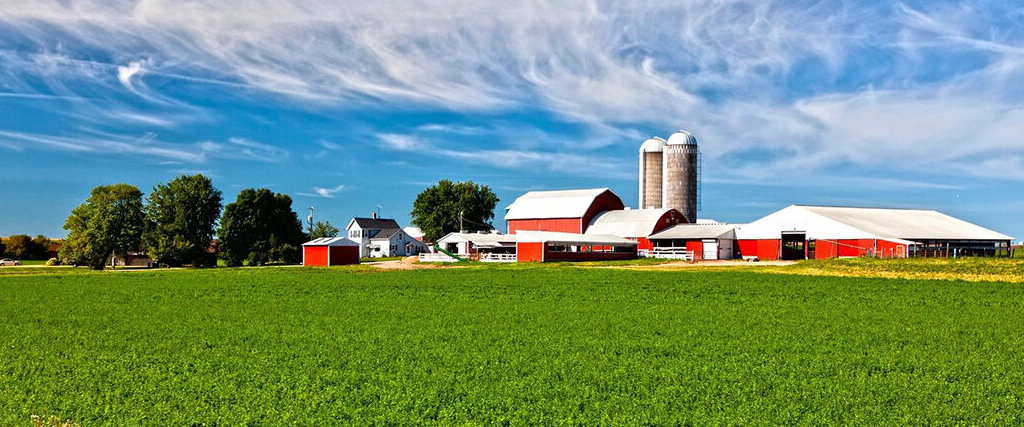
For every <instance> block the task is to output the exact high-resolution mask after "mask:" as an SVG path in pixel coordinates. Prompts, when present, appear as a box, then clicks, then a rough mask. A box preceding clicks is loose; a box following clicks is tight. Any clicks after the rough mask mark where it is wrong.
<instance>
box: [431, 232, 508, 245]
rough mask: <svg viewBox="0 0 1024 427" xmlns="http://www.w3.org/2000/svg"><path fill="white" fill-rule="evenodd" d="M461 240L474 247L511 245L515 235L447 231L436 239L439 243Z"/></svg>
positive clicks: (458, 241)
mask: <svg viewBox="0 0 1024 427" xmlns="http://www.w3.org/2000/svg"><path fill="white" fill-rule="evenodd" d="M462 242H470V243H472V244H473V246H476V247H499V246H511V245H514V244H515V243H516V236H515V235H512V234H497V233H448V234H447V235H445V236H444V237H442V238H440V239H437V243H439V244H445V243H462Z"/></svg>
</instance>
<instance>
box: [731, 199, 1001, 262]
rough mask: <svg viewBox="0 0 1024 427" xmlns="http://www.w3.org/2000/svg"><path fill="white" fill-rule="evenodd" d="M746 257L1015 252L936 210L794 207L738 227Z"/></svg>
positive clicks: (995, 238) (992, 234)
mask: <svg viewBox="0 0 1024 427" xmlns="http://www.w3.org/2000/svg"><path fill="white" fill-rule="evenodd" d="M736 238H737V241H738V243H739V248H740V252H741V253H742V255H743V257H744V258H758V259H762V260H774V259H785V260H795V259H808V258H809V259H824V258H837V257H857V256H866V255H867V256H877V257H887V258H888V257H892V258H904V257H908V256H957V255H961V256H967V255H997V254H1000V253H1009V247H1010V241H1011V240H1012V238H1011V237H1009V236H1007V235H1005V234H1001V233H997V232H995V231H992V230H989V229H986V228H983V227H980V226H978V225H975V224H971V223H969V222H967V221H963V220H960V219H957V218H953V217H951V216H949V215H945V214H942V213H940V212H936V211H933V210H921V209H891V208H856V207H835V206H801V205H793V206H790V207H787V208H785V209H782V210H780V211H778V212H775V213H772V214H771V215H768V216H766V217H764V218H761V219H759V220H757V221H754V222H752V223H750V224H749V225H746V226H743V227H742V228H740V229H738V230H736Z"/></svg>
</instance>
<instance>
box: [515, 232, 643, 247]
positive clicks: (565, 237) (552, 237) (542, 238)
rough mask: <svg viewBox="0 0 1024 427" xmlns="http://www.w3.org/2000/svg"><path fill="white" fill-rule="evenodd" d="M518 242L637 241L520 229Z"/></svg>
mask: <svg viewBox="0 0 1024 427" xmlns="http://www.w3.org/2000/svg"><path fill="white" fill-rule="evenodd" d="M516 242H518V243H524V242H527V243H560V244H563V245H599V246H600V245H604V246H635V245H637V242H636V241H633V240H629V239H625V238H622V237H619V236H612V235H608V234H589V233H588V234H576V233H560V232H554V231H519V232H517V233H516Z"/></svg>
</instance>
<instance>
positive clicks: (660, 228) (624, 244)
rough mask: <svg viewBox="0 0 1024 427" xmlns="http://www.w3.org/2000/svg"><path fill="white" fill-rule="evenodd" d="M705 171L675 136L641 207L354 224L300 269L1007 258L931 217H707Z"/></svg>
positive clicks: (654, 165) (603, 201)
mask: <svg viewBox="0 0 1024 427" xmlns="http://www.w3.org/2000/svg"><path fill="white" fill-rule="evenodd" d="M700 166H701V165H700V151H699V149H698V146H697V140H696V138H694V136H693V135H692V134H690V133H689V132H686V131H678V132H676V133H674V134H672V135H671V136H670V137H669V138H668V139H667V140H666V139H662V138H658V137H655V138H651V139H648V140H647V141H644V143H643V144H641V146H640V150H639V168H638V169H639V175H638V182H639V200H638V206H639V208H638V209H633V208H629V207H627V206H626V205H625V204H624V203H623V201H622V199H621V198H620V197H619V196H618V195H616V194H615V193H614V192H612V191H611V190H609V189H608V188H596V189H578V190H558V191H529V192H527V193H525V194H523V195H521V196H519V197H518V198H517V199H515V201H513V202H512V203H511V204H510V205H509V206H508V207H507V208H506V213H505V223H506V226H507V232H506V233H500V232H498V231H496V230H492V231H490V232H477V233H467V232H456V233H450V234H448V235H446V236H444V237H442V238H440V239H438V241H437V242H435V243H433V244H428V243H424V242H422V238H421V236H420V237H415V236H414V235H412V234H410V231H412V229H402V228H400V227H399V226H398V224H397V222H395V221H394V220H391V219H378V218H375V217H374V218H354V219H352V221H350V223H349V226H348V233H349V234H348V237H342V238H335V239H333V240H332V239H326V240H325V239H321V240H320V241H316V240H315V241H312V242H309V243H307V244H306V246H304V248H305V251H304V253H305V254H307V256H306V257H304V260H307V261H308V260H312V261H311V262H307V264H309V265H335V264H339V263H342V262H337V263H335V262H332V261H333V258H332V257H333V255H332V254H333V252H331V249H330V248H332V247H346V246H349V245H350V246H352V247H353V248H354V249H351V250H346V249H337V250H338V251H351V252H352V254H351V255H350V256H349V258H347V261H349V262H346V263H352V262H358V260H359V257H374V256H407V255H419V256H420V259H421V260H422V261H439V262H444V261H448V262H451V261H457V260H460V259H463V258H469V259H478V260H481V261H491V262H553V261H607V260H622V259H633V258H637V257H657V258H672V259H685V260H728V259H746V260H801V259H826V258H838V257H859V256H875V257H891V258H906V257H956V256H996V255H999V254H1003V253H1005V254H1009V253H1010V250H1011V246H1010V245H1011V242H1012V240H1013V238H1011V237H1010V236H1007V235H1004V234H1001V233H998V232H995V231H992V230H989V229H986V228H984V227H981V226H978V225H975V224H972V223H969V222H966V221H963V220H960V219H957V218H953V217H951V216H949V215H945V214H943V213H940V212H936V211H934V210H919V209H893V208H866V207H834V206H804V205H793V206H789V207H787V208H784V209H782V210H779V211H777V212H774V213H772V214H769V215H767V216H765V217H763V218H761V219H758V220H756V221H753V222H750V223H747V224H728V223H719V222H716V221H714V220H709V219H699V218H697V211H698V209H699V203H700V197H699V192H700V173H701V172H700V169H701V168H700ZM414 233H415V231H413V234H414ZM342 241H344V243H342ZM332 245H333V246H332ZM323 247H327V248H328V249H326V250H325V249H321V248H323ZM339 253H340V252H339ZM346 253H347V252H346ZM323 254H326V255H323ZM357 255H358V256H357ZM339 256H340V255H339Z"/></svg>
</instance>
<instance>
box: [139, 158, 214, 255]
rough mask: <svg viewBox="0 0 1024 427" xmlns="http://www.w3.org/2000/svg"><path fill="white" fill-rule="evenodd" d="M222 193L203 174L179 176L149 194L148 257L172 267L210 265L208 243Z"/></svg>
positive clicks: (146, 237) (158, 186) (147, 206)
mask: <svg viewBox="0 0 1024 427" xmlns="http://www.w3.org/2000/svg"><path fill="white" fill-rule="evenodd" d="M220 210H221V193H220V191H218V190H217V189H216V188H213V182H212V181H210V179H209V178H207V177H205V176H203V175H182V176H179V177H177V178H175V179H174V180H172V181H171V182H168V183H167V184H158V185H157V186H156V187H154V188H153V192H151V193H150V194H149V198H148V199H147V203H146V208H145V211H146V217H147V218H148V220H149V225H150V229H149V231H147V233H146V235H145V244H146V249H147V251H148V252H149V256H150V257H152V258H153V259H155V260H158V261H160V262H161V263H164V264H168V265H171V266H178V265H182V264H191V265H192V266H197V267H198V266H211V265H210V264H211V263H216V259H215V258H214V257H213V256H212V255H211V254H210V252H209V247H210V242H211V241H212V240H213V235H214V232H215V231H216V226H217V219H218V218H219V217H220Z"/></svg>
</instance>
